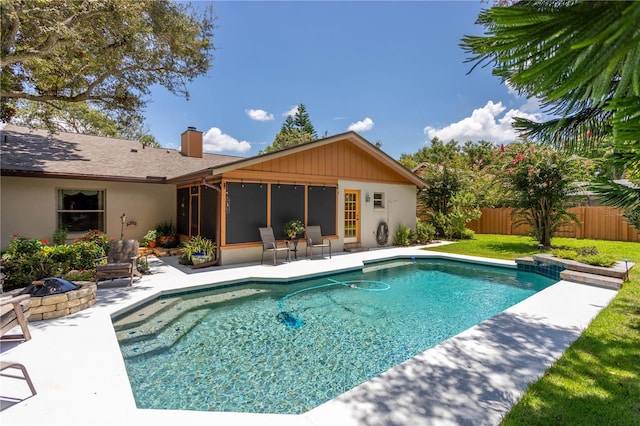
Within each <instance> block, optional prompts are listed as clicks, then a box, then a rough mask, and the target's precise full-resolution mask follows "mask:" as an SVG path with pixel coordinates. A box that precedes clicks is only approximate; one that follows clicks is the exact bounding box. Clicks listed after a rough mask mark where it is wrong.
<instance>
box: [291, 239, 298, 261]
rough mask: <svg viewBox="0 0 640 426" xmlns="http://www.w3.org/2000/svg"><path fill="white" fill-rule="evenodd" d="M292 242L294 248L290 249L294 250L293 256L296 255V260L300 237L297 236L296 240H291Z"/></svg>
mask: <svg viewBox="0 0 640 426" xmlns="http://www.w3.org/2000/svg"><path fill="white" fill-rule="evenodd" d="M291 242H292V243H293V248H292V249H290V251H292V252H293V257H294V258H295V259H296V260H298V239H297V238H296V239H294V240H291Z"/></svg>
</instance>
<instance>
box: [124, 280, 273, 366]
mask: <svg viewBox="0 0 640 426" xmlns="http://www.w3.org/2000/svg"><path fill="white" fill-rule="evenodd" d="M265 291H267V290H264V289H251V288H249V289H241V290H236V291H229V292H226V293H221V294H213V295H207V296H201V297H194V298H190V299H180V298H175V299H172V300H169V299H164V301H170V303H164V304H163V306H164V307H163V308H162V309H160V310H158V308H157V306H158V305H157V304H155V303H154V304H152V305H155V306H152V305H150V306H149V309H148V310H147V307H145V308H143V309H142V311H140V312H136V315H135V317H133V319H132V320H129V318H128V317H127V318H123V319H122V320H120V321H116V322H114V324H113V326H114V329H115V331H116V338H117V339H118V342H119V343H120V348H121V350H122V352H123V354H125V356H136V355H141V354H144V353H148V352H150V351H154V350H159V349H165V348H169V347H170V346H171V345H173V343H175V342H176V341H177V340H178V339H179V338H180V337H182V336H183V335H184V334H185V333H187V332H188V331H189V330H190V329H191V328H193V327H194V326H195V325H196V324H197V323H198V322H199V321H200V320H201V319H202V318H203V317H204V316H206V314H207V312H208V309H210V308H211V306H212V305H215V304H216V303H221V302H225V301H227V300H231V299H237V298H241V297H247V296H252V295H254V294H257V293H263V292H265ZM158 302H163V299H160V300H158ZM160 304H162V303H160ZM154 309H155V310H154ZM145 312H148V313H150V314H149V315H144V313H145ZM138 313H143V315H137V314H138ZM134 349H135V350H134Z"/></svg>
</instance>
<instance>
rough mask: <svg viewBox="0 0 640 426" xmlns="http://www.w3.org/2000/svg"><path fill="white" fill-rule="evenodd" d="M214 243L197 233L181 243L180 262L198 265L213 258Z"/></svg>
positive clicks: (214, 252) (214, 251)
mask: <svg viewBox="0 0 640 426" xmlns="http://www.w3.org/2000/svg"><path fill="white" fill-rule="evenodd" d="M215 255H216V243H215V242H213V241H211V240H210V239H208V238H206V237H201V236H199V235H197V236H193V237H191V238H189V240H188V241H185V242H184V243H183V247H182V257H181V259H180V261H181V262H180V263H183V264H193V265H198V264H200V263H205V262H211V261H213V260H214V259H215Z"/></svg>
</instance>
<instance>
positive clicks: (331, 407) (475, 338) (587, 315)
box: [0, 248, 616, 426]
mask: <svg viewBox="0 0 640 426" xmlns="http://www.w3.org/2000/svg"><path fill="white" fill-rule="evenodd" d="M405 256H409V257H410V256H416V257H436V258H451V259H460V258H464V259H467V260H470V261H473V262H477V263H486V264H500V265H503V266H507V267H510V268H515V262H507V261H495V260H491V259H482V258H472V257H467V256H458V255H447V254H443V253H435V252H428V251H424V250H420V249H419V248H391V249H381V250H373V251H368V252H359V253H352V254H346V253H336V254H334V256H333V258H332V259H328V258H327V259H314V260H298V261H294V262H291V263H289V264H279V265H278V266H275V267H274V266H272V265H259V264H258V265H256V264H251V265H243V266H240V267H238V266H236V267H211V268H206V269H200V270H191V269H189V268H185V267H183V266H181V265H178V264H177V261H176V258H162V259H150V263H151V267H152V272H153V274H152V275H147V276H144V277H143V278H142V279H141V280H140V281H138V282H136V283H134V285H133V287H118V288H101V289H99V290H98V293H97V303H96V305H94V306H93V307H91V308H89V309H86V310H83V311H81V312H78V313H76V314H73V315H69V316H67V317H63V318H58V319H54V320H48V321H40V322H34V323H31V324H30V329H31V333H32V336H33V338H32V340H30V341H28V342H24V343H18V344H14V343H8V344H3V345H2V349H1V355H2V359H3V360H12V361H17V362H20V363H22V364H24V365H25V366H26V367H27V369H28V371H29V374H30V375H31V378H32V380H33V382H34V384H35V387H36V389H37V391H38V394H37V395H36V396H34V397H31V398H27V397H28V396H29V395H30V393H29V391H28V388H27V387H26V385H25V386H24V389H23V388H22V383H17V384H16V383H13V382H11V383H8V382H9V380H10V379H9V380H7V379H5V378H3V379H2V390H1V391H0V395H2V396H3V399H4V396H5V395H6V394H10V395H11V396H12V397H16V398H18V399H22V398H27V399H24V400H22V401H20V402H17V403H15V404H13V405H11V404H10V403H9V404H8V403H7V401H4V400H3V401H2V408H3V410H2V411H0V423H1V424H2V425H138V426H140V425H157V424H187V425H196V424H217V425H236V424H260V425H271V424H273V425H276V424H277V425H280V426H283V425H316V426H323V425H327V426H328V425H331V426H335V425H341V426H343V425H354V426H355V425H467V424H468V425H495V424H497V423H499V422H500V419H501V418H502V417H503V416H504V415H505V414H506V413H507V412H508V411H509V410H510V408H511V407H512V405H513V404H514V403H515V402H516V401H517V400H518V399H519V398H520V396H521V394H522V392H523V391H524V389H525V388H526V385H527V384H528V383H530V382H532V381H535V380H537V379H538V378H539V377H540V376H541V375H542V374H543V373H544V371H545V370H546V369H547V368H548V367H549V366H550V365H551V364H552V363H553V362H554V361H555V360H556V359H557V358H558V357H560V355H561V354H562V352H563V351H564V350H565V349H566V348H567V346H568V345H569V344H570V343H571V342H573V341H574V340H575V339H576V338H577V337H578V336H579V335H580V333H581V332H582V331H583V330H584V329H585V328H586V327H587V326H588V325H589V323H590V322H591V320H592V319H593V318H594V317H595V316H596V315H597V314H598V312H600V310H601V309H602V308H604V307H605V306H607V305H608V304H609V302H610V301H611V299H613V297H615V295H616V291H614V290H610V289H604V288H598V287H591V286H587V285H583V284H576V283H571V282H567V281H560V282H558V283H556V284H554V285H552V286H550V287H548V288H547V289H545V290H543V291H541V292H539V293H537V294H535V295H533V296H531V297H529V298H528V299H526V300H524V301H522V302H521V303H518V304H517V305H515V306H513V307H511V308H510V309H507V310H506V311H504V312H502V313H501V314H499V315H497V316H495V317H493V318H490V319H488V320H486V321H484V322H482V323H480V324H478V325H476V326H475V327H472V328H470V329H468V330H466V331H464V332H462V333H460V334H459V335H457V336H455V337H453V338H451V339H449V340H447V341H446V342H444V343H443V344H441V345H438V346H436V347H434V348H431V349H429V350H427V351H425V352H423V353H421V354H419V355H418V356H416V357H414V358H412V359H410V360H408V361H406V362H404V363H402V364H400V365H398V366H396V367H394V368H392V369H390V370H388V371H387V372H385V373H383V374H382V375H380V376H378V377H375V378H373V379H372V380H370V381H368V382H366V383H364V384H362V385H360V386H358V387H356V388H354V389H352V390H350V391H349V392H347V393H345V394H342V395H340V396H339V397H337V398H335V399H333V400H331V401H328V402H327V403H325V404H323V405H321V406H319V407H317V408H315V409H313V410H311V411H309V412H307V413H304V414H301V415H274V414H243V413H221V412H195V411H177V410H148V409H138V408H136V405H135V401H134V398H133V393H132V391H131V387H130V385H129V381H128V378H127V374H126V371H125V366H124V361H123V360H122V356H121V354H120V350H119V346H118V342H117V341H116V336H115V332H114V330H113V327H112V324H111V317H112V315H116V314H119V313H121V312H124V311H126V310H128V309H129V307H131V306H132V305H139V304H142V303H144V302H145V301H147V300H150V299H153V298H155V297H156V296H157V295H158V294H160V293H161V292H163V291H171V290H176V289H183V288H186V287H193V286H209V285H211V284H212V283H220V282H226V281H230V280H244V279H247V278H274V279H277V278H290V277H296V276H303V275H309V274H314V275H319V274H324V273H327V272H335V271H341V270H348V269H353V268H359V267H361V266H362V265H363V262H365V261H370V260H382V259H385V258H393V257H405ZM8 405H10V406H8Z"/></svg>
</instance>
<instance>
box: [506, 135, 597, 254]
mask: <svg viewBox="0 0 640 426" xmlns="http://www.w3.org/2000/svg"><path fill="white" fill-rule="evenodd" d="M497 157H498V158H497V160H498V161H497V162H498V164H500V165H501V168H500V169H499V171H498V173H497V175H498V177H499V178H500V179H501V181H502V182H503V184H504V185H505V188H506V189H508V190H509V194H510V197H509V198H510V200H509V203H510V205H511V206H512V207H514V210H513V215H514V216H515V217H516V218H517V220H516V222H515V224H517V225H520V224H527V225H529V226H530V227H531V236H532V237H533V238H535V239H536V240H537V241H538V242H539V243H540V244H543V245H544V246H546V247H549V246H550V245H551V238H552V237H553V235H554V233H555V232H556V231H557V230H558V228H559V227H561V226H563V225H567V224H568V223H569V222H571V221H575V222H577V221H578V219H577V217H576V216H575V215H573V214H571V213H569V212H568V211H567V208H568V207H569V204H568V201H569V197H568V196H569V195H570V193H571V191H572V189H573V186H572V185H573V182H576V181H579V180H581V178H584V176H581V174H582V173H584V172H585V171H586V169H587V168H588V164H586V163H585V162H580V161H579V160H580V159H578V158H575V157H569V156H564V155H561V154H560V153H558V152H556V151H554V150H552V149H550V148H545V147H543V146H536V145H533V144H531V143H515V144H511V145H509V146H507V147H506V148H505V147H504V146H502V147H501V149H500V151H499V152H498V153H497ZM585 166H586V167H585Z"/></svg>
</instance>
